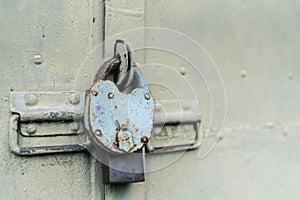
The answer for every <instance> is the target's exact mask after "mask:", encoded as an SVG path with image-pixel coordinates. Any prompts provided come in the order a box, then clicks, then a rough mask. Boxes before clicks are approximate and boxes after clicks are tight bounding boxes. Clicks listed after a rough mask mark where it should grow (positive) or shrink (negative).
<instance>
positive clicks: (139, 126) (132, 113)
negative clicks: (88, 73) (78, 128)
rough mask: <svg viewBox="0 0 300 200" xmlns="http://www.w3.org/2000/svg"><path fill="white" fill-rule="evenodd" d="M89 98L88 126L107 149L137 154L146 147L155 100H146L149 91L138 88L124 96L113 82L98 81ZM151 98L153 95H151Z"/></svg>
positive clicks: (149, 135) (151, 124) (151, 125)
mask: <svg viewBox="0 0 300 200" xmlns="http://www.w3.org/2000/svg"><path fill="white" fill-rule="evenodd" d="M91 91H96V92H97V95H96V96H95V95H90V104H89V108H88V109H89V116H87V117H88V118H89V125H88V126H90V128H91V131H92V132H94V133H95V132H96V131H99V132H101V133H102V134H101V135H99V134H96V138H97V139H98V140H99V141H101V143H102V144H103V146H104V147H106V148H108V149H110V150H112V151H116V152H123V151H124V152H134V151H136V150H138V149H140V148H142V147H143V146H144V143H142V142H141V139H142V138H143V137H148V138H150V137H151V131H152V127H153V117H154V100H153V98H152V97H150V98H149V99H145V97H144V96H145V94H149V91H148V90H145V89H143V88H136V89H134V90H133V91H132V92H131V93H130V94H125V93H121V92H120V91H119V90H118V88H117V87H116V85H115V84H114V83H113V82H111V81H108V80H107V81H101V80H100V81H99V82H98V83H96V84H95V85H94V86H93V87H92V88H91ZM149 96H150V95H149Z"/></svg>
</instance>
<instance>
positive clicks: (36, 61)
mask: <svg viewBox="0 0 300 200" xmlns="http://www.w3.org/2000/svg"><path fill="white" fill-rule="evenodd" d="M33 62H34V64H36V65H40V64H42V62H43V58H42V56H41V55H35V56H34V57H33Z"/></svg>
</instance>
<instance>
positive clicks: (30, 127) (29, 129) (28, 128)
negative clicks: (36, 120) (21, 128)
mask: <svg viewBox="0 0 300 200" xmlns="http://www.w3.org/2000/svg"><path fill="white" fill-rule="evenodd" d="M36 130H37V129H36V126H35V125H33V124H28V126H26V132H27V133H28V134H30V135H33V134H35V133H36Z"/></svg>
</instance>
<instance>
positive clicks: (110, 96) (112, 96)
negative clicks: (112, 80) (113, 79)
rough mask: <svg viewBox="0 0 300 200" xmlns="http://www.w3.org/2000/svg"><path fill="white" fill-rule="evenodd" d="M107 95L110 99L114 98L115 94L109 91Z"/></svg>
mask: <svg viewBox="0 0 300 200" xmlns="http://www.w3.org/2000/svg"><path fill="white" fill-rule="evenodd" d="M107 96H108V98H109V99H112V98H114V96H115V95H114V94H113V93H112V92H109V93H108V95H107Z"/></svg>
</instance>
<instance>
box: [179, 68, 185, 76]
mask: <svg viewBox="0 0 300 200" xmlns="http://www.w3.org/2000/svg"><path fill="white" fill-rule="evenodd" d="M179 72H180V74H181V75H185V74H186V68H185V67H180V69H179Z"/></svg>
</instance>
